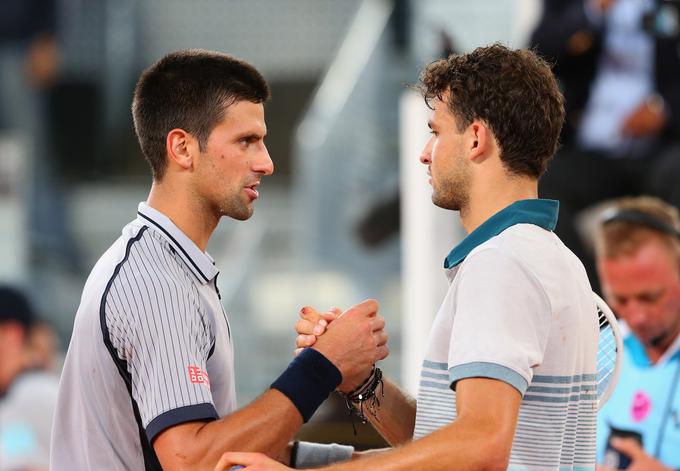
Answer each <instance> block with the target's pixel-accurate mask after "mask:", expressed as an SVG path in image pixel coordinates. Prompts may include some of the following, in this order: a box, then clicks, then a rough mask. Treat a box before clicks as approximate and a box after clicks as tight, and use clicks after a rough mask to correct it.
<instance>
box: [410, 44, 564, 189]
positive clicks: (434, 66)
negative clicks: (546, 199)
mask: <svg viewBox="0 0 680 471" xmlns="http://www.w3.org/2000/svg"><path fill="white" fill-rule="evenodd" d="M419 88H420V90H421V93H422V94H423V97H424V98H425V101H426V103H427V104H428V106H430V107H432V100H433V99H434V98H439V99H440V100H441V99H442V97H443V95H444V94H445V93H446V92H450V93H449V100H448V103H447V104H448V107H449V110H450V111H451V113H452V114H453V116H454V117H455V118H456V121H457V123H458V128H459V130H460V131H462V130H464V129H465V128H467V127H468V126H469V125H470V124H471V123H472V121H473V120H475V119H479V120H482V121H484V122H485V123H486V124H487V125H488V126H489V127H490V129H491V131H492V132H493V134H494V136H495V137H496V140H497V141H498V145H499V146H500V153H501V154H500V158H501V161H502V162H503V164H504V165H505V167H506V169H507V170H508V171H509V172H510V173H512V174H515V175H528V176H531V177H535V178H539V177H540V176H541V175H543V173H544V172H545V169H546V166H547V164H548V161H549V160H550V158H551V157H552V156H553V155H554V154H555V152H556V150H557V147H558V140H559V135H560V131H561V129H562V124H563V123H564V97H563V96H562V93H561V92H560V90H559V88H558V86H557V82H556V80H555V76H554V75H553V73H552V70H551V69H550V66H549V65H548V64H547V63H546V62H545V61H544V60H543V59H541V58H540V57H539V56H537V55H536V54H535V53H534V52H532V51H530V50H513V49H509V48H507V47H505V46H503V45H501V44H493V45H491V46H488V47H480V48H477V49H475V50H474V51H472V52H470V53H468V54H452V55H451V56H449V57H448V58H447V59H441V60H438V61H435V62H433V63H431V64H430V65H428V66H427V67H426V68H425V70H424V71H423V73H422V74H421V76H420V86H419Z"/></svg>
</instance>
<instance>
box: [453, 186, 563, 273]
mask: <svg viewBox="0 0 680 471" xmlns="http://www.w3.org/2000/svg"><path fill="white" fill-rule="evenodd" d="M559 208H560V203H559V202H558V201H556V200H547V199H526V200H519V201H515V202H514V203H512V204H511V205H510V206H507V207H506V208H504V209H502V210H500V211H499V212H497V213H496V214H494V215H493V216H491V217H490V218H489V219H487V220H486V221H485V222H484V223H482V225H481V226H479V227H478V228H477V229H475V230H474V231H472V232H470V234H468V236H467V237H466V238H465V239H463V240H462V241H461V243H460V244H458V245H457V246H455V247H454V248H453V250H451V252H450V253H449V254H448V255H447V256H446V259H445V260H444V268H446V269H447V270H448V269H450V268H453V267H455V266H457V265H459V264H460V263H462V261H463V260H465V257H467V256H468V255H469V254H470V252H472V250H473V249H474V248H475V247H477V246H478V245H481V244H483V243H484V242H486V241H487V240H489V239H491V238H492V237H494V236H497V235H498V234H500V233H501V232H503V231H504V230H506V229H507V228H509V227H512V226H514V225H515V224H534V225H536V226H539V227H542V228H543V229H545V230H547V231H553V230H555V226H556V225H557V214H558V212H559Z"/></svg>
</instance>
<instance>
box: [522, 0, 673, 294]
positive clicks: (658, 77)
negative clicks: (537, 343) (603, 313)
mask: <svg viewBox="0 0 680 471" xmlns="http://www.w3.org/2000/svg"><path fill="white" fill-rule="evenodd" d="M679 21H680V2H678V1H675V0H670V1H669V0H545V2H544V12H543V17H542V19H541V21H540V23H539V25H538V27H537V28H536V30H535V31H534V33H533V37H532V39H531V42H532V44H533V46H534V48H535V49H536V50H537V51H538V52H539V53H540V54H541V55H542V56H543V57H545V58H546V59H547V60H548V61H549V62H554V64H555V67H554V70H555V74H556V75H557V78H558V80H559V82H560V86H561V87H562V89H563V92H564V96H565V99H566V106H567V120H566V125H565V127H564V130H563V135H562V141H563V148H562V150H561V151H560V152H558V154H557V156H556V158H555V160H554V162H552V163H551V165H550V169H549V170H548V172H547V173H546V175H545V177H544V178H543V180H542V181H541V192H542V194H543V195H544V196H545V197H547V198H555V199H558V200H559V201H560V213H561V215H560V219H561V220H560V224H558V226H557V234H558V235H559V236H560V238H561V239H562V240H563V241H564V243H565V244H566V245H567V246H568V247H569V248H571V249H572V250H573V251H574V253H576V255H578V256H579V258H581V260H582V261H583V262H584V264H585V266H586V269H587V270H588V273H589V276H590V280H591V283H592V284H593V285H594V286H597V283H598V280H597V276H596V271H595V266H594V261H593V257H592V254H591V253H590V251H589V250H587V249H586V248H585V246H584V244H583V242H582V240H581V237H580V235H579V231H578V229H577V227H576V221H577V215H578V214H579V212H580V211H581V210H583V209H584V208H587V207H589V206H591V205H593V204H595V203H598V202H600V201H604V200H607V199H611V198H616V197H621V196H626V195H635V194H650V195H655V196H659V197H661V198H663V199H664V200H666V201H669V202H671V203H672V204H674V205H675V206H679V205H680V184H679V183H680V80H679V79H678V77H680V23H679Z"/></svg>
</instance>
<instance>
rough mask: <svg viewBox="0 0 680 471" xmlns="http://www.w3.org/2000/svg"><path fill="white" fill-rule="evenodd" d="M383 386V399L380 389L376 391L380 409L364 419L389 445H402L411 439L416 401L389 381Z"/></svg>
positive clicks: (367, 414) (414, 421)
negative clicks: (366, 419)
mask: <svg viewBox="0 0 680 471" xmlns="http://www.w3.org/2000/svg"><path fill="white" fill-rule="evenodd" d="M384 386H385V396H384V397H383V396H382V394H381V393H382V392H381V390H380V387H378V390H377V391H376V394H377V395H378V398H379V399H380V408H378V409H377V411H376V412H377V413H376V415H375V416H373V415H372V414H370V413H366V417H368V419H369V420H370V421H371V424H372V425H373V426H374V427H375V429H376V430H377V431H378V432H379V433H380V435H382V436H383V438H384V439H385V440H387V442H388V443H389V444H390V445H392V446H398V445H403V444H405V443H408V442H410V441H411V438H412V437H413V429H414V428H415V423H416V401H415V399H413V398H412V397H410V396H408V395H407V394H406V393H404V392H402V391H401V390H400V389H399V387H398V386H397V385H395V384H394V383H392V382H391V381H389V380H384Z"/></svg>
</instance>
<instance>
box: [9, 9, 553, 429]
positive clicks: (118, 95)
mask: <svg viewBox="0 0 680 471" xmlns="http://www.w3.org/2000/svg"><path fill="white" fill-rule="evenodd" d="M20 3H21V2H20ZM25 3H26V4H29V3H31V2H25ZM34 3H36V4H37V5H44V4H47V3H49V2H34ZM39 8H42V7H40V6H39ZM540 8H541V6H540V1H539V0H487V1H483V2H466V1H462V0H412V1H408V0H393V1H392V0H229V1H224V0H199V1H195V2H187V1H180V0H56V1H55V2H54V18H53V20H54V21H53V24H54V28H53V29H52V31H48V33H49V34H53V36H54V38H55V39H56V52H57V57H58V64H59V66H58V69H56V70H57V72H56V74H55V75H54V76H53V77H52V79H51V80H50V81H49V83H47V84H46V85H45V86H44V87H43V88H42V89H39V90H38V89H35V88H31V87H30V86H29V85H28V84H27V83H25V82H21V80H20V79H19V78H18V77H20V76H21V75H17V74H20V73H21V72H22V71H21V70H18V69H17V70H15V72H16V74H15V75H13V76H12V77H13V78H8V77H10V75H9V74H10V73H12V71H11V70H10V69H9V68H8V67H5V65H3V67H5V70H4V71H3V75H2V82H0V88H2V89H3V90H4V93H5V95H4V96H11V97H13V98H14V99H15V102H16V103H14V104H13V106H14V107H15V108H11V106H10V107H9V108H7V109H6V110H5V112H7V110H8V109H9V110H10V112H11V110H12V109H18V110H22V109H23V110H25V109H27V108H30V106H31V105H30V104H28V103H27V101H30V100H35V99H38V100H40V104H41V106H42V108H40V111H39V112H38V113H37V114H35V115H34V116H35V117H37V118H38V119H40V120H42V125H43V129H44V133H43V138H44V140H43V142H44V144H45V145H44V150H43V151H36V152H33V151H34V150H35V148H37V147H38V145H37V144H36V143H35V142H36V141H35V135H36V134H35V133H36V131H35V130H34V129H31V128H30V127H22V126H21V125H20V124H19V125H17V124H14V125H12V124H5V126H4V127H2V128H0V260H2V263H0V281H2V282H9V283H16V284H19V285H21V286H22V287H24V288H26V289H27V290H28V292H29V293H30V294H31V296H32V299H33V301H34V303H35V304H36V306H37V308H38V310H39V311H40V313H41V314H42V316H43V317H44V318H45V319H46V320H47V321H48V322H50V323H51V324H52V325H53V326H54V327H55V328H56V330H57V332H58V336H59V338H60V340H61V347H62V351H65V349H66V346H67V345H68V341H69V337H70V331H71V326H72V324H73V318H74V315H75V312H76V308H77V306H78V303H79V299H80V293H81V290H82V287H83V284H84V281H85V277H86V276H87V274H88V272H89V270H90V268H91V267H92V265H93V264H94V263H95V261H96V259H97V258H98V257H99V256H100V255H101V253H102V252H103V251H104V250H105V249H106V248H107V247H108V246H109V245H110V244H111V243H112V242H113V241H114V240H115V238H117V237H118V235H119V234H120V230H121V228H122V226H123V225H124V224H125V223H127V222H128V221H129V220H131V219H133V218H134V217H135V212H136V205H137V203H138V202H139V201H143V200H145V199H146V195H147V192H148V188H149V184H150V176H149V172H148V171H147V168H146V164H145V162H144V161H143V159H142V156H141V153H140V151H139V149H138V146H137V144H136V140H135V137H134V133H133V129H132V122H131V116H130V111H129V108H130V102H131V97H132V90H133V86H134V83H135V81H136V79H137V77H138V76H139V73H140V72H141V70H142V69H143V68H145V67H146V66H148V65H149V64H151V63H152V62H154V61H155V60H156V59H158V58H159V57H161V56H162V55H163V54H165V53H167V52H169V51H172V50H176V49H184V48H207V49H216V50H220V51H224V52H228V53H231V54H234V55H236V56H238V57H241V58H244V59H246V60H247V61H249V62H251V63H253V64H254V65H255V66H256V67H257V68H258V69H260V70H261V71H262V72H263V73H264V75H265V77H266V78H267V80H268V81H269V82H270V84H271V87H272V92H273V99H272V100H271V102H270V103H269V104H268V105H267V107H266V117H267V124H268V129H269V135H268V138H267V145H268V147H269V150H270V153H271V155H272V158H273V159H274V162H275V165H276V172H275V174H274V176H272V177H269V178H267V179H265V180H264V181H263V184H262V187H261V188H262V190H261V194H262V198H261V199H260V200H258V202H257V204H256V211H255V215H254V217H253V218H252V219H251V220H250V221H248V222H247V223H237V222H236V221H231V220H224V221H223V222H222V223H221V225H220V226H219V228H218V230H217V233H216V234H215V236H214V237H213V239H212V241H211V244H210V247H209V252H210V253H211V255H212V256H213V257H215V259H216V261H217V265H218V266H219V268H220V269H221V274H220V275H219V286H220V290H221V292H222V301H223V303H224V305H225V308H226V310H227V312H228V314H229V317H230V321H231V323H232V325H233V328H234V330H235V331H236V337H235V349H236V359H237V369H236V376H237V390H238V396H239V405H244V404H246V403H247V402H249V401H251V400H252V399H254V398H255V397H256V396H257V395H258V394H259V393H261V392H262V391H263V390H264V389H265V388H266V387H267V386H268V385H269V383H270V382H271V381H272V379H274V378H275V377H276V375H277V374H278V373H279V372H280V371H281V370H282V369H283V368H284V366H285V365H286V364H287V363H288V361H289V359H290V356H291V352H292V347H293V341H294V332H293V323H294V321H295V319H296V318H297V313H298V310H299V309H300V307H301V306H303V305H305V304H311V305H314V306H317V307H320V308H327V307H330V306H340V307H345V306H349V305H350V304H354V303H356V302H358V301H360V300H362V299H364V298H367V297H374V298H376V299H378V300H379V301H380V303H381V305H382V314H383V315H384V316H385V317H386V318H387V321H388V331H389V333H390V336H391V337H390V347H391V351H392V354H391V356H390V358H389V359H388V360H387V361H386V362H385V365H384V370H385V371H386V373H387V374H388V375H389V376H391V377H392V378H395V379H396V380H397V381H398V382H401V383H402V384H406V385H408V386H409V387H410V388H411V389H412V390H413V388H414V387H415V378H416V375H417V370H416V368H417V367H418V366H419V361H420V360H419V358H420V355H419V353H418V352H419V348H420V346H421V345H422V342H423V338H422V336H423V335H424V332H427V330H428V328H429V320H430V319H431V318H432V317H433V315H434V313H435V310H436V307H437V303H438V300H439V299H441V297H442V294H443V290H444V289H445V279H444V277H443V272H442V271H441V269H440V266H441V261H442V260H443V257H444V256H445V255H446V253H447V252H448V250H449V249H450V247H451V246H452V245H453V244H454V242H455V240H456V238H457V237H460V230H459V229H457V228H456V224H457V221H456V219H457V218H456V217H455V215H454V214H452V213H450V214H446V213H444V212H438V210H435V209H434V208H432V207H431V205H430V204H429V203H428V201H429V195H428V194H427V185H426V176H425V171H426V169H425V168H424V167H422V166H420V165H417V164H418V150H419V147H420V145H421V144H422V143H423V142H424V139H425V135H426V134H425V121H424V120H423V118H422V116H425V115H424V112H423V109H424V107H423V104H422V102H421V100H420V98H415V99H414V97H413V92H409V91H408V89H407V87H406V86H405V85H407V84H412V83H415V82H416V81H417V78H418V72H419V70H420V69H421V68H422V66H423V65H425V64H427V63H428V62H430V61H432V60H434V59H437V58H438V57H441V56H443V55H444V54H447V53H448V52H451V51H456V50H460V51H464V50H469V49H471V48H473V47H475V46H478V45H485V44H488V43H490V42H493V41H502V42H504V43H506V44H509V45H511V46H514V47H520V46H524V45H526V43H527V41H528V36H529V34H530V31H531V29H532V27H533V26H534V24H535V22H536V20H537V19H538V17H539V15H540ZM0 51H2V52H3V53H5V52H7V48H6V47H5V48H4V49H3V46H0ZM409 95H410V96H409ZM2 96H3V95H2V94H0V97H2ZM21 100H25V102H22V101H21ZM404 109H406V110H409V111H408V112H407V113H406V114H403V113H402V110H404ZM400 116H401V117H402V118H400ZM409 119H410V120H409ZM9 121H11V120H9ZM0 122H1V121H0ZM6 123H7V121H6ZM400 126H401V129H402V130H404V131H403V132H401V133H400ZM400 155H401V156H402V159H403V163H402V164H401V166H400ZM410 164H413V165H412V167H411V166H409V165H410ZM419 167H422V168H419ZM418 188H420V190H421V191H419V190H418ZM400 194H401V198H400ZM420 203H422V204H420ZM409 204H410V205H411V206H407V205H409ZM36 206H38V208H36ZM400 206H401V207H402V210H401V211H400ZM407 207H408V208H413V209H409V210H406V209H404V208H407ZM40 208H42V210H43V212H44V211H45V210H47V212H48V214H47V217H46V218H44V219H40V220H39V221H37V222H36V220H35V218H36V217H38V218H40V216H39V214H40ZM400 214H402V215H403V216H404V217H400ZM36 215H38V216H36ZM400 229H401V230H400ZM413 247H417V248H418V252H413V251H412V248H413ZM402 360H403V365H404V366H403V367H402V366H401V365H402ZM323 417H324V412H323V411H322V412H321V414H320V418H321V419H323ZM311 426H314V424H311ZM344 430H345V431H348V432H349V437H350V439H351V438H352V437H351V427H350V428H347V427H345V429H344ZM322 433H323V432H321V431H318V430H317V431H315V432H314V433H312V434H311V435H312V438H320V437H321V434H322ZM321 438H323V437H321ZM332 438H333V439H337V438H336V437H332ZM350 441H351V440H350Z"/></svg>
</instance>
